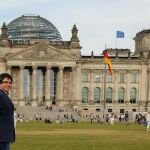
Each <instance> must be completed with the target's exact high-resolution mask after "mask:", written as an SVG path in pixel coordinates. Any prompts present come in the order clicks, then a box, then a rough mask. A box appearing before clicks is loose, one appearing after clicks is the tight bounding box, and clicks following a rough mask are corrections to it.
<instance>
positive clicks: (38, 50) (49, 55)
mask: <svg viewBox="0 0 150 150" xmlns="http://www.w3.org/2000/svg"><path fill="white" fill-rule="evenodd" d="M21 57H22V58H37V59H38V58H45V59H62V58H63V59H68V57H67V56H65V55H63V54H62V53H60V52H58V51H55V50H53V49H50V48H49V47H44V46H38V47H33V48H32V49H30V50H28V51H27V52H24V53H22V54H20V56H19V55H18V58H21Z"/></svg>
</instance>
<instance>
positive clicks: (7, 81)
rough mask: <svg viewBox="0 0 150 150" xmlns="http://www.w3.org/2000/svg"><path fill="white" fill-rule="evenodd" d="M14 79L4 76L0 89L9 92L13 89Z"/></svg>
mask: <svg viewBox="0 0 150 150" xmlns="http://www.w3.org/2000/svg"><path fill="white" fill-rule="evenodd" d="M11 84H12V81H11V80H10V79H9V78H4V80H3V82H2V83H1V84H0V89H2V90H4V91H6V92H8V91H9V90H10V89H11Z"/></svg>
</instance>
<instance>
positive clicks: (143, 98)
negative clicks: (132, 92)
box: [140, 64, 149, 111]
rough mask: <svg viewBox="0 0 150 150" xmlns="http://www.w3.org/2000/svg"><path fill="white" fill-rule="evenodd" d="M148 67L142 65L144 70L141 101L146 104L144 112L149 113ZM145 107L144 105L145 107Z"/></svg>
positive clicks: (142, 73)
mask: <svg viewBox="0 0 150 150" xmlns="http://www.w3.org/2000/svg"><path fill="white" fill-rule="evenodd" d="M147 75H148V74H147V66H146V65H144V64H142V70H141V81H140V82H141V91H140V92H141V93H140V95H141V101H142V103H143V104H145V108H144V107H143V108H142V109H143V111H147V100H148V92H149V91H148V90H147V86H148V85H149V84H148V76H147ZM143 106H144V105H143Z"/></svg>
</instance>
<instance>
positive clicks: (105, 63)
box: [103, 63, 107, 118]
mask: <svg viewBox="0 0 150 150" xmlns="http://www.w3.org/2000/svg"><path fill="white" fill-rule="evenodd" d="M106 71H107V69H106V63H105V68H104V107H103V118H105V109H106Z"/></svg>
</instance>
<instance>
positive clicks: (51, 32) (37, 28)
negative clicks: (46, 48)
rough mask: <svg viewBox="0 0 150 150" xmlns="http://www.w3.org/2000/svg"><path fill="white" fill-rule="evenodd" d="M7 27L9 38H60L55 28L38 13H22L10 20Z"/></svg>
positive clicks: (58, 39)
mask: <svg viewBox="0 0 150 150" xmlns="http://www.w3.org/2000/svg"><path fill="white" fill-rule="evenodd" d="M7 27H8V35H9V37H8V38H9V39H10V40H32V39H46V40H49V41H61V40H62V38H61V35H60V33H59V31H58V30H57V28H56V27H55V26H54V25H53V24H52V23H51V22H50V21H48V20H47V19H45V18H43V17H40V16H39V15H22V16H21V17H18V18H16V19H14V20H13V21H11V22H10V23H9V24H8V26H7Z"/></svg>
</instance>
